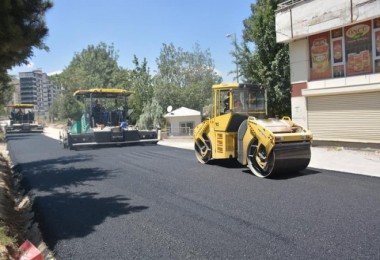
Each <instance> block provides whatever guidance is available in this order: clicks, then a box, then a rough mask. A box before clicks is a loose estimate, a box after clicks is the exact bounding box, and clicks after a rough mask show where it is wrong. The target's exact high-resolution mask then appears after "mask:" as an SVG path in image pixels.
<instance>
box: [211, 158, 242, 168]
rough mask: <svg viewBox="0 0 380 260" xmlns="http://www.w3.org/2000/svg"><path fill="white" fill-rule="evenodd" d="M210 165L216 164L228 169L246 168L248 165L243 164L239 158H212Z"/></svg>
mask: <svg viewBox="0 0 380 260" xmlns="http://www.w3.org/2000/svg"><path fill="white" fill-rule="evenodd" d="M208 164H209V165H216V166H220V167H223V168H227V169H239V168H246V166H243V165H241V164H240V163H239V162H238V161H237V160H235V159H218V160H211V161H209V162H208Z"/></svg>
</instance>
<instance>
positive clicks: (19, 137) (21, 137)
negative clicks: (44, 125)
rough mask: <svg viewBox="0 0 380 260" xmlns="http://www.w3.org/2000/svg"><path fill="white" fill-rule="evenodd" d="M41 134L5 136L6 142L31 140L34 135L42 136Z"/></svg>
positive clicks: (11, 134)
mask: <svg viewBox="0 0 380 260" xmlns="http://www.w3.org/2000/svg"><path fill="white" fill-rule="evenodd" d="M40 134H41V133H8V134H6V136H5V140H6V141H10V140H24V139H30V138H31V137H33V136H34V135H40Z"/></svg>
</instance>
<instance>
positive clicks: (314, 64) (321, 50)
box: [309, 32, 331, 80]
mask: <svg viewBox="0 0 380 260" xmlns="http://www.w3.org/2000/svg"><path fill="white" fill-rule="evenodd" d="M309 48H310V79H311V80H319V79H326V78H331V62H330V33H329V32H326V33H321V34H318V35H313V36H310V37H309Z"/></svg>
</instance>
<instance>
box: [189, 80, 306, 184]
mask: <svg viewBox="0 0 380 260" xmlns="http://www.w3.org/2000/svg"><path fill="white" fill-rule="evenodd" d="M212 89H213V95H214V96H213V99H214V105H213V116H212V117H211V118H209V119H207V120H205V121H203V122H202V123H200V124H199V125H198V126H197V127H196V128H195V129H194V142H195V145H194V148H195V155H196V158H197V159H198V161H199V162H201V163H203V164H205V163H208V162H210V161H211V160H214V159H228V158H232V159H237V161H238V162H239V163H241V164H242V165H247V166H248V168H249V169H250V170H251V172H252V173H253V174H254V175H256V176H258V177H263V178H267V177H273V176H275V175H276V174H281V173H287V172H297V171H300V170H303V169H305V168H306V167H307V166H308V164H309V162H310V157H311V151H310V146H311V141H312V133H311V132H310V131H309V130H307V129H305V128H303V127H302V126H300V125H298V124H296V123H295V122H293V121H292V120H291V119H290V118H289V117H283V118H282V119H278V118H267V106H266V91H265V90H264V89H263V88H261V87H260V86H258V85H254V84H239V83H232V84H220V85H214V86H213V87H212Z"/></svg>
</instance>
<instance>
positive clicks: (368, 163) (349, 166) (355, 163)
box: [44, 127, 380, 177]
mask: <svg viewBox="0 0 380 260" xmlns="http://www.w3.org/2000/svg"><path fill="white" fill-rule="evenodd" d="M60 131H62V130H61V129H57V128H53V127H46V128H45V129H44V134H45V135H46V136H48V137H50V138H54V139H57V140H58V139H59V132H60ZM158 144H159V145H164V146H171V147H177V148H181V149H188V150H194V141H193V138H192V137H191V136H186V137H173V138H168V139H164V140H161V141H159V142H158ZM194 158H195V157H194ZM309 167H310V168H316V169H324V170H332V171H340V172H348V173H354V174H361V175H368V176H375V177H380V150H366V149H364V150H350V149H345V148H343V147H322V146H318V147H312V148H311V161H310V164H309Z"/></svg>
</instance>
